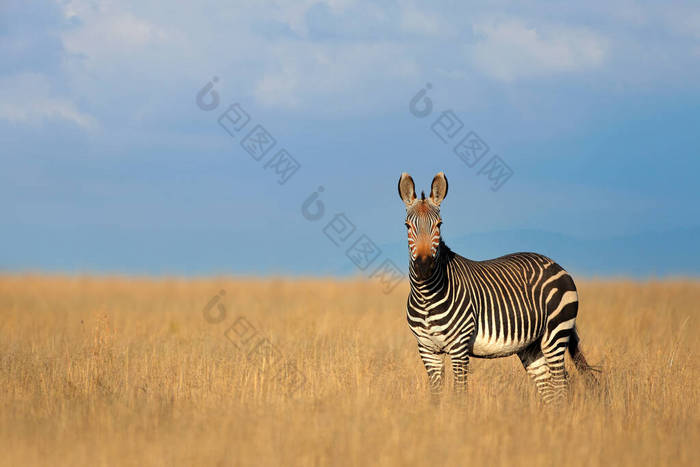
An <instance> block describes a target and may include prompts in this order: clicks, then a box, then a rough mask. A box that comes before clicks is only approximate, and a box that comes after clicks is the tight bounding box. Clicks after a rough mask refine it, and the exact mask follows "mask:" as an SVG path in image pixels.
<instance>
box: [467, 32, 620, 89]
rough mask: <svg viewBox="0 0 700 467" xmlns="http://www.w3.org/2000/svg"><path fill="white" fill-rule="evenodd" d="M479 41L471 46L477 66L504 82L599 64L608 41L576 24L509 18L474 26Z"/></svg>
mask: <svg viewBox="0 0 700 467" xmlns="http://www.w3.org/2000/svg"><path fill="white" fill-rule="evenodd" d="M473 29H474V33H475V34H476V36H477V42H476V44H474V45H471V46H469V47H468V49H469V55H470V58H471V60H472V62H473V64H474V66H475V67H476V68H478V69H479V70H481V71H482V72H483V73H485V74H487V75H489V76H491V77H493V78H496V79H498V80H501V81H515V80H517V79H520V78H528V77H536V76H546V75H551V74H555V73H564V72H571V71H577V70H585V69H591V68H596V67H599V66H601V65H602V64H603V62H604V61H605V58H606V54H607V41H606V40H605V39H604V38H603V37H602V36H600V35H599V34H596V33H594V32H592V31H589V30H587V29H584V28H575V27H556V26H555V27H552V26H549V27H545V28H540V29H537V28H534V27H528V26H527V25H525V24H524V23H523V22H521V21H517V20H509V21H505V22H498V23H485V24H477V25H475V26H474V28H473Z"/></svg>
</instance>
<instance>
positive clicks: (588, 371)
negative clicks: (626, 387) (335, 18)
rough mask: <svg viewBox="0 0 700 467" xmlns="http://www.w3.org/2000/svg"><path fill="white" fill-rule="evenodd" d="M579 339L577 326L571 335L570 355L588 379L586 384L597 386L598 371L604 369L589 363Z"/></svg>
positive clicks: (577, 367) (579, 370)
mask: <svg viewBox="0 0 700 467" xmlns="http://www.w3.org/2000/svg"><path fill="white" fill-rule="evenodd" d="M579 340H580V339H579V337H578V332H577V330H576V327H574V329H573V332H572V333H571V337H570V338H569V355H571V358H572V359H573V361H574V365H576V369H577V370H578V372H579V373H581V374H582V375H583V377H584V378H585V379H586V384H587V385H589V386H596V387H597V386H598V384H599V383H598V377H597V376H596V373H600V372H601V371H602V370H601V369H600V367H599V366H592V365H589V364H588V362H587V361H586V357H584V356H583V352H581V347H580V346H579Z"/></svg>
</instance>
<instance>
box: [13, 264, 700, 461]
mask: <svg viewBox="0 0 700 467" xmlns="http://www.w3.org/2000/svg"><path fill="white" fill-rule="evenodd" d="M578 287H579V291H580V295H581V308H580V314H579V320H578V325H579V330H580V333H581V336H582V339H583V349H584V352H585V353H586V355H587V357H588V360H589V362H591V363H594V364H601V365H602V366H603V368H604V373H603V376H602V386H603V388H604V390H603V391H601V393H599V394H597V393H595V392H591V391H587V390H586V388H585V386H584V384H583V382H582V378H577V375H576V374H575V370H570V373H571V376H572V392H571V394H572V397H571V402H570V403H569V404H568V405H567V406H565V407H564V408H562V409H561V410H547V409H543V408H542V407H541V406H540V405H539V402H538V400H537V396H536V394H535V391H534V388H533V386H532V385H531V383H530V381H529V380H528V379H527V377H526V375H525V373H524V371H523V370H522V368H521V366H520V363H519V361H518V360H517V358H516V357H509V358H505V359H498V360H473V363H472V369H473V373H472V375H471V376H470V378H471V379H470V390H469V394H468V396H467V398H466V400H465V401H464V402H463V403H456V401H455V396H454V395H452V394H451V392H450V391H449V388H448V394H446V397H445V398H444V399H443V402H442V403H441V405H440V406H434V405H432V404H431V403H430V398H429V394H428V391H427V388H426V376H425V372H424V370H423V367H422V364H421V362H420V359H419V358H418V353H417V349H416V343H415V340H414V338H413V336H412V335H411V333H410V331H409V330H408V327H407V324H406V321H405V311H404V303H405V298H406V293H407V285H405V284H404V285H402V287H399V288H398V289H397V290H395V291H394V293H392V294H391V295H388V296H387V295H383V294H382V293H381V291H380V290H379V289H378V287H377V286H376V284H374V283H371V282H364V281H354V280H353V281H331V280H328V281H324V280H242V279H235V280H234V279H221V280H214V279H210V280H148V279H129V278H90V277H73V278H70V277H67V278H66V277H43V276H21V277H19V276H0V453H2V454H1V455H0V463H1V464H4V465H15V466H16V465H71V466H73V465H173V464H180V465H365V464H371V465H425V464H436V465H441V464H446V465H447V464H449V465H505V464H520V465H554V464H559V465H564V464H566V465H600V464H605V465H636V464H644V465H691V464H695V465H697V451H696V449H698V444H700V420H699V416H698V391H699V390H698V377H699V372H698V360H697V351H698V338H697V336H698V334H699V333H698V331H699V326H700V324H699V322H698V318H700V316H699V313H698V311H699V307H700V305H699V304H700V283H698V282H693V281H666V282H644V283H641V282H624V281H606V282H598V281H593V282H591V281H579V284H578ZM221 289H224V290H225V291H226V295H225V296H224V298H223V299H222V301H221V303H223V304H224V306H225V308H226V310H227V312H228V313H227V317H226V319H225V320H224V321H222V322H221V323H218V324H213V323H209V322H207V321H205V320H204V318H203V313H202V309H203V307H204V306H205V304H206V303H207V302H208V301H209V300H210V299H211V298H212V297H213V296H214V295H215V294H216V293H217V292H218V291H219V290H221ZM241 316H242V317H245V318H246V319H247V320H249V322H250V323H252V324H254V325H255V326H256V328H257V329H258V330H259V331H260V332H261V335H262V336H263V337H267V338H269V340H270V341H271V342H272V343H273V344H274V345H275V346H276V347H277V348H278V349H279V350H280V352H281V353H282V355H283V356H284V357H285V358H286V359H287V361H291V362H294V363H295V364H296V366H297V368H298V369H299V371H300V372H302V373H303V374H304V375H305V377H306V384H305V385H304V386H303V387H302V388H301V389H299V390H298V391H297V392H296V393H293V394H289V391H288V390H287V389H288V388H289V381H280V380H278V379H275V378H274V377H273V376H274V371H272V370H270V369H269V368H266V366H267V365H268V362H267V361H265V362H260V361H258V360H257V359H256V358H253V357H251V358H250V359H249V358H247V357H246V354H245V353H243V352H242V351H240V350H238V349H237V348H236V347H235V345H234V343H233V342H231V341H230V340H229V339H227V338H226V337H225V336H224V333H225V331H226V330H227V329H228V328H229V327H230V326H231V325H232V324H233V323H234V321H235V320H236V318H238V317H241ZM239 324H240V322H239ZM230 335H231V334H230ZM239 343H240V342H239ZM569 363H570V362H569ZM694 459H695V460H694Z"/></svg>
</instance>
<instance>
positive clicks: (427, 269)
mask: <svg viewBox="0 0 700 467" xmlns="http://www.w3.org/2000/svg"><path fill="white" fill-rule="evenodd" d="M434 263H435V262H434V260H433V258H432V256H428V255H425V256H418V257H417V258H416V260H415V261H414V262H413V266H414V268H415V271H416V275H417V276H418V278H421V279H425V278H427V277H429V276H430V275H431V274H432V272H433V265H434Z"/></svg>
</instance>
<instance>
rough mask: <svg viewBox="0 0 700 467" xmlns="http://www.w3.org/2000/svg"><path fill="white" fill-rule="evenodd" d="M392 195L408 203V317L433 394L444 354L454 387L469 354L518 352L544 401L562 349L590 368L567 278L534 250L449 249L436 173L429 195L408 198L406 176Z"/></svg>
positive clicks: (460, 383) (462, 380) (560, 382)
mask: <svg viewBox="0 0 700 467" xmlns="http://www.w3.org/2000/svg"><path fill="white" fill-rule="evenodd" d="M406 177H407V178H406ZM402 183H403V184H404V186H403V187H402ZM402 188H403V189H402ZM399 193H400V195H401V197H402V199H404V202H406V206H407V215H406V225H407V227H408V231H409V250H410V253H411V263H410V282H411V291H410V294H409V297H408V303H407V319H408V324H409V326H410V328H411V331H412V332H413V333H414V334H415V336H416V339H417V340H418V350H419V353H420V356H421V358H422V359H423V363H424V364H425V367H426V370H427V372H428V376H429V378H430V382H431V388H432V389H433V392H435V393H437V392H439V391H440V390H441V388H442V384H443V362H442V354H448V355H449V356H450V359H451V361H452V367H453V372H454V375H455V382H456V387H457V388H458V389H464V388H465V386H466V376H467V366H468V363H469V357H483V358H496V357H505V356H508V355H513V354H517V355H518V356H519V357H520V359H521V361H522V363H523V365H524V367H525V369H526V371H527V372H528V374H529V375H530V376H531V377H532V379H533V380H534V381H535V383H536V386H537V389H538V391H539V393H540V395H541V396H542V398H543V400H544V401H545V402H549V401H551V400H554V399H560V398H563V397H564V396H565V395H566V386H567V382H566V373H565V369H564V354H565V352H566V349H567V348H568V349H569V351H570V352H571V354H572V356H573V357H574V362H575V363H576V366H577V367H578V368H579V369H580V370H585V371H589V370H591V367H589V366H588V364H587V363H586V361H585V358H584V357H583V354H582V353H581V352H580V349H579V348H578V336H577V334H576V329H575V320H576V315H577V311H578V295H577V293H576V286H575V285H574V281H573V279H572V278H571V276H570V275H569V274H568V273H567V272H566V271H565V270H564V269H563V268H561V266H559V265H558V264H556V263H555V262H553V261H552V260H550V259H549V258H547V257H545V256H542V255H539V254H536V253H515V254H512V255H507V256H503V257H500V258H496V259H492V260H488V261H472V260H469V259H467V258H464V257H462V256H459V255H457V254H455V253H454V252H452V251H450V249H449V248H447V246H446V245H445V244H444V243H443V242H442V240H441V238H440V232H439V228H440V225H441V220H440V216H439V204H440V202H441V201H442V199H444V197H445V195H446V193H447V180H446V179H445V177H444V175H443V174H438V175H437V176H436V177H435V180H433V186H432V188H431V196H430V198H429V199H425V196H423V197H422V199H420V200H418V199H417V198H415V192H414V190H413V181H412V179H410V177H409V176H408V175H407V174H405V175H403V176H402V178H401V180H400V181H399ZM411 193H413V196H411Z"/></svg>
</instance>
